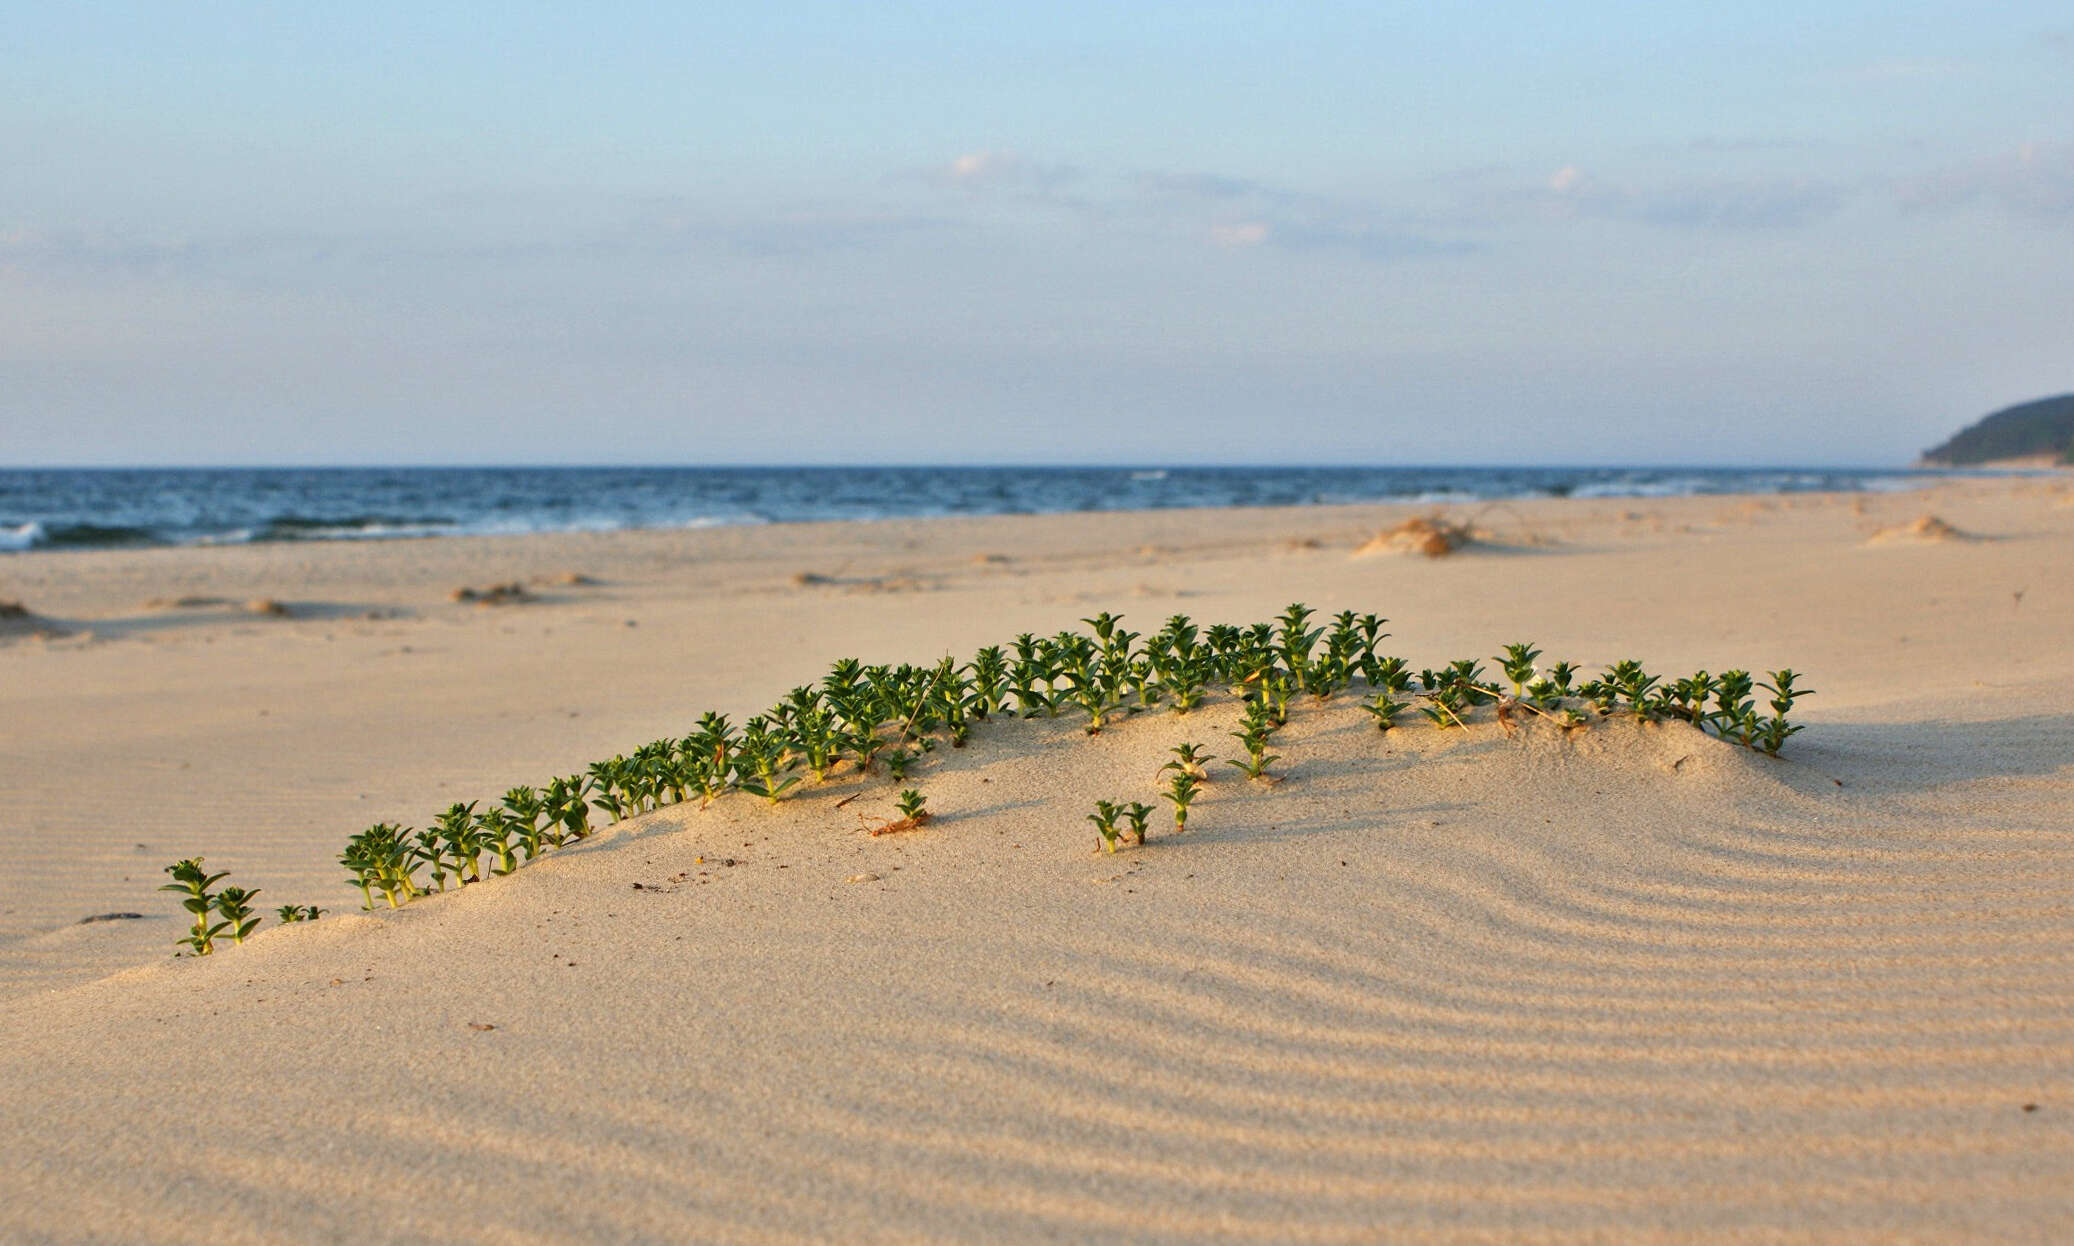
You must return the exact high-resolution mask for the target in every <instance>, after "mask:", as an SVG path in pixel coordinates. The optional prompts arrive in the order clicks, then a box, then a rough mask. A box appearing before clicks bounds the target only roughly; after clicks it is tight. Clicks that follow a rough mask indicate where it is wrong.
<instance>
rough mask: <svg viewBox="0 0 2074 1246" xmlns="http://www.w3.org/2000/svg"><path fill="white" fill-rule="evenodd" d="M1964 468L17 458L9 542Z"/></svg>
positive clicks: (390, 535) (6, 509) (662, 524)
mask: <svg viewBox="0 0 2074 1246" xmlns="http://www.w3.org/2000/svg"><path fill="white" fill-rule="evenodd" d="M1947 474H1950V473H1930V472H1919V471H1906V470H1893V469H1887V470H1880V469H1864V470H1853V469H1839V468H1819V469H1803V468H1687V467H1159V466H1141V467H451V468H447V467H315V468H128V469H87V468H77V469H74V468H65V469H0V552H4V553H16V554H27V553H34V552H36V551H38V550H59V549H81V548H97V547H138V546H154V545H236V544H244V543H248V542H256V541H368V540H385V539H400V538H427V537H449V536H473V535H487V534H500V533H524V532H572V531H610V530H615V529H625V528H700V527H714V526H719V525H725V524H766V523H797V522H803V521H813V520H831V519H864V520H870V519H893V518H904V517H913V516H932V515H1038V514H1053V513H1059V512H1068V511H1104V510H1158V509H1166V508H1172V507H1202V506H1212V507H1221V506H1322V505H1331V504H1335V503H1360V502H1400V503H1417V504H1425V505H1440V504H1469V503H1481V502H1495V501H1506V500H1514V499H1520V498H1543V497H1636V498H1643V497H1684V496H1691V495H1696V494H1746V493H1777V492H1785V493H1793V492H1802V491H1811V490H1841V491H1846V492H1850V491H1860V492H1892V491H1898V490H1906V489H1911V488H1916V487H1919V486H1920V485H1922V484H1924V483H1925V482H1926V481H1928V480H1931V479H1934V478H1937V477H1939V476H1942V475H1947Z"/></svg>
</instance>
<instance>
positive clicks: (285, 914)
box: [274, 904, 324, 926]
mask: <svg viewBox="0 0 2074 1246" xmlns="http://www.w3.org/2000/svg"><path fill="white" fill-rule="evenodd" d="M322 916H324V910H323V909H320V908H318V907H317V906H316V905H314V904H284V905H282V906H281V907H280V908H277V909H275V910H274V917H275V918H276V919H278V920H279V921H280V922H281V924H282V925H284V926H285V925H287V924H288V923H290V922H313V921H316V920H317V919H318V918H320V917H322Z"/></svg>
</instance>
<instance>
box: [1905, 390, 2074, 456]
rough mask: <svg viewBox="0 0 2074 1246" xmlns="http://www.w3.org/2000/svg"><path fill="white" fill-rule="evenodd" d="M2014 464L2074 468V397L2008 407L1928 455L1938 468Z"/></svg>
mask: <svg viewBox="0 0 2074 1246" xmlns="http://www.w3.org/2000/svg"><path fill="white" fill-rule="evenodd" d="M2009 459H2032V460H2038V459H2049V460H2050V461H2052V462H2055V463H2074V394H2061V395H2060V396H2059V397H2057V398H2040V399H2039V400H2038V401H2036V402H2024V403H2018V404H2017V405H2016V406H2013V407H2004V408H2003V409H2002V410H2000V411H1997V412H1995V413H1994V414H1993V415H1990V416H1988V417H1986V418H1985V419H1982V420H1981V421H1979V422H1978V423H1976V424H1973V425H1970V426H1968V427H1967V428H1964V429H1962V430H1960V431H1959V432H1958V433H1956V434H1954V435H1953V437H1952V439H1951V440H1950V441H1947V442H1945V443H1944V444H1943V445H1941V446H1937V447H1935V448H1933V449H1929V450H1925V451H1923V462H1924V464H1925V465H1926V466H1933V467H1978V466H1980V465H1981V464H1984V463H1998V462H2003V461H2006V460H2009Z"/></svg>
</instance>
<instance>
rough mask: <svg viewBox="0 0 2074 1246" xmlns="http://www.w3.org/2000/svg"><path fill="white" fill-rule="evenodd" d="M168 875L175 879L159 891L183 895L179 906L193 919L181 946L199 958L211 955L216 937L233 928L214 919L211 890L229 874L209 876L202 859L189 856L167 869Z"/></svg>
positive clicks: (214, 904)
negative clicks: (203, 866) (203, 867)
mask: <svg viewBox="0 0 2074 1246" xmlns="http://www.w3.org/2000/svg"><path fill="white" fill-rule="evenodd" d="M166 873H168V874H171V875H172V876H173V881H172V882H170V883H164V884H161V885H160V887H159V890H160V891H171V892H174V893H176V894H178V895H180V896H181V897H182V899H181V901H180V907H181V908H183V909H186V910H187V911H188V912H189V913H190V914H192V915H193V917H194V925H193V926H192V927H191V928H190V929H189V930H188V932H187V937H186V938H184V939H182V940H180V945H181V946H182V947H185V948H187V949H189V950H190V951H192V952H193V953H194V955H196V956H207V955H209V953H211V952H213V951H215V950H216V936H217V935H220V934H222V933H223V932H224V930H226V929H227V928H229V926H230V923H229V922H228V921H213V920H211V918H212V917H213V916H214V915H215V914H216V903H217V897H216V896H215V895H213V894H211V893H210V891H209V888H211V887H213V886H215V885H216V884H217V883H219V882H221V881H223V880H224V879H225V878H228V877H229V876H230V872H229V871H228V870H223V871H219V872H217V873H214V874H210V873H207V872H205V871H204V870H203V869H202V858H200V857H189V858H187V859H186V860H184V861H175V862H174V863H173V864H171V865H169V866H167V867H166Z"/></svg>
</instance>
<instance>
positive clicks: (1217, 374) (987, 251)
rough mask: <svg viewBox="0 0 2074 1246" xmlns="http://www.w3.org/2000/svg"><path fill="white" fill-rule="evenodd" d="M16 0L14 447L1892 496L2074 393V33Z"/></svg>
mask: <svg viewBox="0 0 2074 1246" xmlns="http://www.w3.org/2000/svg"><path fill="white" fill-rule="evenodd" d="M11 7H13V8H15V9H18V10H19V11H13V12H8V13H7V14H6V15H5V16H6V21H5V22H0V168H5V169H7V170H8V171H9V175H8V176H7V177H5V178H0V433H4V437H0V462H5V463H13V464H41V463H82V464H85V463H250V462H276V463H284V462H285V463H322V462H343V463H367V462H668V463H703V462H728V461H734V462H795V461H797V462H847V461H860V460H869V461H894V462H946V461H949V462H1014V461H1046V462H1090V461H1095V462H1103V461H1108V462H1114V461H1131V462H1247V461H1276V462H1337V461H1350V460H1351V461H1362V462H1375V463H1397V462H1451V463H1465V462H1466V463H1474V462H1566V463H1591V462H1709V463H1753V462H1754V463H1780V462H1792V463H1865V464H1884V463H1894V462H1900V461H1905V460H1906V459H1907V458H1909V457H1910V456H1912V455H1913V454H1914V453H1915V452H1916V451H1917V450H1919V449H1921V448H1922V447H1923V446H1925V445H1928V444H1930V443H1932V442H1934V441H1937V440H1939V439H1941V438H1942V436H1944V435H1945V434H1946V433H1947V432H1949V431H1951V430H1952V429H1953V428H1954V427H1956V426H1957V425H1959V424H1962V423H1965V422H1967V421H1968V420H1970V419H1972V418H1974V417H1975V416H1977V415H1980V414H1982V413H1984V412H1985V411H1986V410H1988V409H1990V408H1992V407H1995V406H1999V405H2003V404H2005V403H2008V402H2014V401H2019V400H2022V399H2026V398H2030V397H2035V396H2038V395H2040V394H2044V393H2052V392H2061V391H2065V390H2069V389H2074V13H2070V11H2069V10H2068V9H2067V8H2066V6H2065V5H2064V4H1999V5H1998V4H1967V5H1958V4H1949V5H1947V4H1916V5H1899V6H1897V5H1866V4H1799V5H1785V4H1770V3H1750V4H1744V5H1741V6H1718V5H1708V6H1691V7H1684V6H1669V5H1660V4H1658V5H1642V4H1632V5H1627V4H1599V5H1571V6H1565V7H1555V6H1547V5H1525V4H1486V5H1480V6H1475V7H1474V8H1473V9H1471V8H1469V7H1468V6H1437V5H1405V6H1385V5H1375V4H1366V5H1351V4H1347V5H1339V4H1304V5H1296V4H1284V5H1271V4H1248V5H1236V4H1192V5H1080V4H1063V5H1050V6H989V5H984V4H978V3H966V4H958V5H948V4H944V5H937V4H885V5H859V4H843V5H837V4H826V5H807V4H767V5H755V6H750V5H740V6H731V5H717V4H708V5H700V6H682V11H676V12H658V11H656V9H659V8H661V7H663V6H654V7H651V6H631V5H628V6H615V5H604V4H595V5H585V6H573V5H566V4H557V5H525V4H511V3H507V4H496V5H489V4H482V5H461V4H449V5H440V6H411V5H388V4H372V3H360V4H354V5H350V6H344V5H341V6H324V7H322V8H314V9H312V8H304V7H302V6H279V7H261V6H250V5H237V4H209V5H202V4H197V5H172V4H157V5H115V4H104V5H97V6H56V5H37V6H28V5H18V6H11ZM89 8H90V10H91V11H88V10H89ZM427 8H430V9H434V10H436V11H430V12H428V11H425V10H426V9H427ZM1731 10H1732V11H1731Z"/></svg>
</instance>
